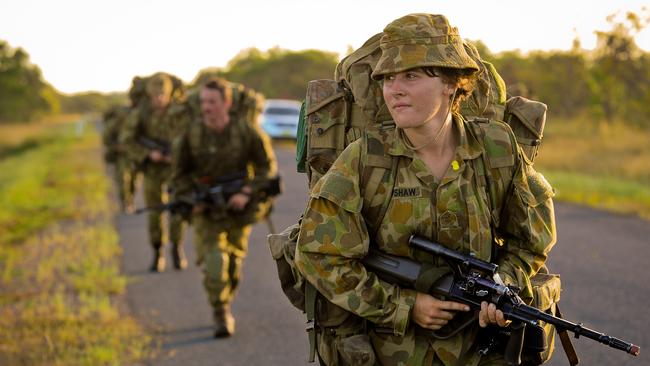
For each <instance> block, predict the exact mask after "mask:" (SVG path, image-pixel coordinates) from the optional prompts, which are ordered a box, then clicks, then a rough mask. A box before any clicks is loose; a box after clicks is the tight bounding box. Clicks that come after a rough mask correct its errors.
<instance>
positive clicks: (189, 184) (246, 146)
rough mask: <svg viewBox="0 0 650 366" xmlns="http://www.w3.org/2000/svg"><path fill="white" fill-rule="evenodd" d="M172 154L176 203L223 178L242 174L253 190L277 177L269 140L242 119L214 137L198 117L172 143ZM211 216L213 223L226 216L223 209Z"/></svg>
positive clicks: (256, 127)
mask: <svg viewBox="0 0 650 366" xmlns="http://www.w3.org/2000/svg"><path fill="white" fill-rule="evenodd" d="M172 151H173V153H172V185H173V186H174V188H175V191H176V193H175V196H176V198H177V199H187V198H188V197H189V196H191V195H192V193H193V192H195V191H200V190H201V189H206V188H209V187H210V185H211V184H212V183H213V182H215V181H220V180H221V179H222V178H223V177H225V176H229V175H230V176H232V175H237V174H238V173H241V172H243V173H245V176H246V180H247V181H248V183H249V184H251V185H252V186H253V190H255V188H256V186H258V185H260V184H263V183H265V182H266V180H267V178H269V177H272V176H275V175H276V174H277V163H276V159H275V154H274V152H273V148H272V145H271V141H270V140H269V137H268V136H267V135H266V133H264V132H263V131H262V130H261V129H260V128H259V127H258V126H256V125H255V126H254V125H253V124H252V123H250V122H248V121H245V120H243V119H234V120H232V121H231V122H230V123H229V124H228V125H227V126H226V128H225V129H224V130H223V131H222V132H220V133H218V132H215V131H213V130H211V129H209V128H208V127H206V126H205V124H204V123H203V121H202V120H201V119H200V117H199V119H197V120H195V121H193V122H192V123H190V124H189V125H188V127H187V128H186V130H185V131H184V133H183V134H181V136H180V137H179V138H178V139H177V140H176V141H175V142H174V146H173V150H172ZM253 206H254V205H249V206H247V210H246V211H247V212H249V211H251V210H253V208H254V207H253ZM211 213H212V215H213V216H214V218H217V219H218V218H222V217H224V216H225V215H227V212H226V210H225V209H224V208H218V207H212V208H211Z"/></svg>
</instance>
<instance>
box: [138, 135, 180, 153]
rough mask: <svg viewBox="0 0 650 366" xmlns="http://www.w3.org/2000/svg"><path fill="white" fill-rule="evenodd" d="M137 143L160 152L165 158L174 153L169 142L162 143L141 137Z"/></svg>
mask: <svg viewBox="0 0 650 366" xmlns="http://www.w3.org/2000/svg"><path fill="white" fill-rule="evenodd" d="M137 142H138V144H140V145H142V146H144V147H146V148H147V149H149V150H158V151H160V152H161V153H162V154H163V155H165V156H170V155H171V153H172V149H171V145H170V143H169V142H167V141H162V140H158V139H154V138H151V137H146V136H139V137H138V139H137Z"/></svg>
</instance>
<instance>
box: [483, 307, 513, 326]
mask: <svg viewBox="0 0 650 366" xmlns="http://www.w3.org/2000/svg"><path fill="white" fill-rule="evenodd" d="M478 324H479V325H480V326H481V328H485V327H487V326H488V325H489V324H496V325H498V326H500V327H505V326H507V325H508V324H510V320H506V319H505V317H504V316H503V312H502V311H501V310H497V307H496V305H494V304H488V303H487V302H485V301H483V302H482V303H481V311H480V312H479V313H478Z"/></svg>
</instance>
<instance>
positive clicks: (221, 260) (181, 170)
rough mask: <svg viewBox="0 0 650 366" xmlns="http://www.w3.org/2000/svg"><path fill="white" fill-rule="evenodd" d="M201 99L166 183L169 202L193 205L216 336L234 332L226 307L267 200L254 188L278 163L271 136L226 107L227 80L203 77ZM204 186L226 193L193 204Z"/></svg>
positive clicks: (229, 92) (200, 261)
mask: <svg viewBox="0 0 650 366" xmlns="http://www.w3.org/2000/svg"><path fill="white" fill-rule="evenodd" d="M199 102H200V113H199V115H198V116H196V119H195V120H194V121H192V123H190V124H189V125H188V128H187V129H186V130H185V132H184V133H183V134H182V135H181V136H180V138H179V139H177V140H176V141H175V143H174V148H173V154H172V156H173V162H172V166H173V180H172V183H173V185H174V187H175V200H178V201H183V202H187V203H188V204H189V205H192V206H193V208H192V215H191V219H192V226H193V227H194V245H195V248H196V253H197V263H198V264H199V265H200V266H201V269H202V272H203V284H204V287H205V290H206V292H207V294H208V300H209V301H210V304H211V305H212V308H213V316H214V322H215V333H214V336H215V337H216V338H221V337H228V336H230V335H232V334H233V333H234V331H235V319H234V317H233V316H232V312H231V308H230V306H231V303H232V301H233V300H234V297H235V294H236V292H237V289H238V287H239V283H240V278H241V270H242V265H243V261H244V257H245V256H246V253H247V251H248V238H249V236H250V233H251V229H252V224H253V223H255V222H256V221H257V220H259V219H260V218H261V217H262V216H264V214H265V213H266V212H265V211H266V209H267V208H268V204H270V203H269V202H262V200H261V199H260V195H259V191H260V189H261V187H262V186H264V184H265V183H266V182H267V180H268V178H270V177H273V176H275V175H276V174H277V163H276V160H275V154H274V152H273V149H272V146H271V143H270V140H269V137H268V136H267V135H266V134H265V133H264V132H263V131H262V130H261V129H260V128H259V126H258V125H257V124H255V123H254V121H250V120H248V118H250V115H249V114H233V113H230V112H231V107H232V102H233V99H232V90H231V85H230V83H228V82H226V81H225V80H222V79H218V78H213V79H209V80H207V81H206V82H205V84H204V85H203V86H202V87H201V88H200V94H199ZM227 186H231V187H232V188H231V189H227V188H225V187H227ZM216 187H218V189H217V188H216ZM206 191H212V192H217V191H218V192H226V191H231V192H230V193H228V194H224V195H223V197H222V196H218V197H219V198H220V199H212V198H211V199H210V200H207V202H206V200H202V201H198V202H197V201H196V200H195V197H197V195H198V194H200V193H201V192H206Z"/></svg>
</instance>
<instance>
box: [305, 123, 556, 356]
mask: <svg viewBox="0 0 650 366" xmlns="http://www.w3.org/2000/svg"><path fill="white" fill-rule="evenodd" d="M454 121H455V128H456V129H457V131H458V132H459V136H460V139H459V145H458V147H457V148H456V151H455V156H454V158H453V160H452V162H451V164H450V167H449V168H448V170H447V172H446V174H445V176H444V177H443V178H442V179H441V180H440V181H436V179H435V178H434V177H433V176H432V175H431V174H430V173H429V171H428V169H427V167H426V165H425V163H424V162H423V161H422V160H421V159H419V158H418V157H417V156H416V155H415V154H414V153H413V152H412V151H411V150H409V149H407V148H406V147H405V145H404V143H403V142H402V140H400V138H399V137H398V134H397V133H390V135H389V136H388V135H387V134H385V135H380V136H379V137H376V136H375V137H372V136H370V135H369V136H367V137H365V138H362V139H359V140H357V141H356V142H354V143H352V144H351V145H349V146H348V147H347V148H346V150H345V151H344V152H343V153H342V154H341V155H340V157H339V158H338V159H337V160H336V162H335V163H334V165H333V166H332V168H331V169H330V170H329V171H328V173H327V174H326V175H324V176H323V177H322V178H321V179H320V180H319V181H318V183H317V184H316V186H315V187H314V188H313V190H312V191H311V193H310V196H311V197H310V200H309V203H308V206H307V209H306V212H305V214H304V217H303V220H302V224H301V230H300V236H299V239H298V247H297V251H296V263H297V265H298V267H299V268H300V271H301V272H302V273H303V274H304V276H305V277H306V278H307V280H308V281H309V282H311V283H312V284H313V285H314V286H315V287H316V288H317V289H318V291H319V292H320V293H321V294H322V295H323V296H325V297H326V298H327V299H328V300H329V301H331V302H332V303H334V304H336V305H338V306H340V307H342V308H344V309H346V310H348V311H350V312H352V313H354V314H357V315H359V316H361V317H363V318H365V319H367V320H369V321H371V322H372V323H374V324H375V326H376V327H380V328H388V330H389V332H388V333H386V332H375V333H371V336H372V341H373V345H374V347H375V351H376V353H377V357H378V359H379V360H380V361H381V363H382V364H391V365H417V364H421V363H422V358H423V357H424V356H423V355H424V354H426V353H429V354H430V353H431V351H434V352H435V353H436V355H437V356H438V358H440V359H441V360H442V361H443V362H444V363H445V364H446V365H451V364H454V363H455V362H456V361H457V360H458V358H459V357H460V354H461V352H462V351H461V348H463V347H464V349H465V350H467V349H468V348H469V346H468V345H467V344H466V345H464V346H463V342H464V341H465V342H467V339H468V338H473V335H472V334H475V330H476V327H468V328H467V329H466V330H464V331H463V332H460V333H459V334H458V335H457V336H454V337H451V338H450V339H447V340H436V339H434V338H430V339H429V338H428V337H424V338H423V337H422V336H420V335H418V336H416V334H422V333H423V332H421V331H420V330H421V329H420V330H419V331H417V332H416V328H419V327H418V326H417V325H416V324H415V323H414V322H411V321H410V313H411V309H412V307H413V304H414V302H415V296H416V292H415V291H414V290H412V289H406V288H400V287H398V286H397V285H392V284H389V283H387V282H384V281H382V280H380V279H379V278H378V277H377V276H376V275H375V274H373V273H371V272H369V271H366V269H365V268H364V266H363V265H362V264H361V263H360V261H359V260H360V259H361V258H363V257H364V256H365V255H366V253H367V252H368V248H369V245H371V244H370V243H371V241H372V245H376V246H377V247H378V248H379V249H381V250H382V251H384V252H387V253H391V254H395V255H399V256H406V257H411V258H413V259H416V260H418V261H420V262H424V261H429V262H434V263H435V261H436V258H432V257H430V256H429V257H428V258H427V257H426V254H422V253H414V252H413V250H411V249H410V248H409V246H408V244H407V242H408V238H409V236H410V235H412V234H418V235H421V236H424V237H427V238H431V239H432V240H434V241H437V242H439V243H440V244H443V245H446V246H448V247H449V248H451V249H454V250H461V251H465V252H471V253H473V254H475V255H476V256H477V257H478V258H481V259H484V260H491V258H490V257H491V253H492V245H493V244H492V243H493V240H492V235H493V230H492V228H491V218H490V207H491V205H490V203H489V201H488V199H489V197H488V196H489V195H488V193H487V192H486V188H485V187H486V184H485V176H484V174H483V173H482V170H483V168H482V167H483V164H481V163H480V161H482V159H481V156H482V153H483V150H484V149H486V150H489V153H488V154H487V155H488V156H489V157H490V165H491V167H492V168H493V169H495V171H498V172H499V174H498V175H499V177H498V178H499V181H500V182H498V185H497V187H496V188H497V192H501V194H502V196H503V197H502V198H503V200H502V201H503V203H502V205H503V206H502V207H503V209H502V212H503V214H502V215H501V216H500V217H498V218H495V222H496V223H497V225H498V227H497V228H496V230H495V232H496V233H497V234H498V235H499V237H501V238H505V243H504V245H503V248H502V250H501V251H500V253H502V254H501V255H499V257H498V258H494V259H493V262H496V263H497V264H499V269H500V272H501V276H502V278H503V279H504V281H505V282H506V283H507V284H515V285H518V286H519V287H520V288H522V289H523V290H522V292H521V295H522V297H523V298H524V299H531V298H532V294H531V289H530V282H529V279H530V277H531V276H532V275H534V274H535V273H536V272H537V270H538V269H539V268H540V267H541V266H542V265H543V264H544V262H545V260H546V256H547V253H548V251H549V250H550V249H551V247H552V246H553V244H554V242H555V221H554V214H553V204H552V200H551V197H552V195H553V191H552V188H551V187H550V186H549V185H548V183H547V182H546V181H545V180H544V179H543V177H542V176H541V175H540V174H539V173H537V172H535V171H534V170H533V168H532V166H530V165H527V163H526V162H525V160H524V159H522V158H521V157H520V152H519V150H518V149H517V145H516V142H515V137H514V135H513V134H512V131H511V130H510V129H509V128H508V127H507V126H506V125H505V124H501V123H497V122H491V123H489V125H490V126H489V127H488V128H486V130H485V131H486V138H485V140H484V141H481V142H479V141H478V140H477V138H475V137H474V136H475V134H473V133H469V130H470V126H469V125H468V123H466V122H464V121H462V119H460V118H454ZM486 125H488V124H486ZM486 127H487V126H486ZM377 143H379V144H382V145H383V151H385V152H386V153H387V154H388V155H390V156H392V159H398V165H397V169H398V171H397V172H396V173H395V182H394V188H393V189H392V194H390V196H391V197H390V203H389V206H388V210H387V211H386V214H385V215H384V217H383V219H382V220H381V222H380V224H379V226H378V229H377V234H376V236H375V237H374V238H370V237H369V230H368V226H367V225H366V222H375V219H374V218H369V217H364V215H363V213H364V212H367V210H366V208H364V205H376V204H379V203H380V202H381V201H383V200H384V199H386V192H387V191H388V190H390V189H391V187H390V186H386V185H387V184H386V183H384V182H382V183H381V184H380V186H379V188H378V189H377V192H378V193H377V195H378V196H383V197H379V198H373V199H372V200H371V201H370V202H365V200H364V199H363V197H364V188H367V187H368V185H367V182H364V178H363V176H364V169H367V166H365V163H366V162H367V161H368V152H369V151H371V150H372V149H373V148H374V147H373V146H376V145H377ZM382 184H383V185H384V186H382ZM506 192H507V193H506ZM476 326H477V325H476ZM472 341H473V340H472V339H470V341H469V342H470V343H471V342H472ZM423 348H424V349H423ZM466 357H467V358H466V359H465V362H466V363H465V364H467V365H472V364H476V363H477V362H478V357H479V356H478V355H477V353H476V352H473V353H472V354H471V355H470V354H468V355H466Z"/></svg>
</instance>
